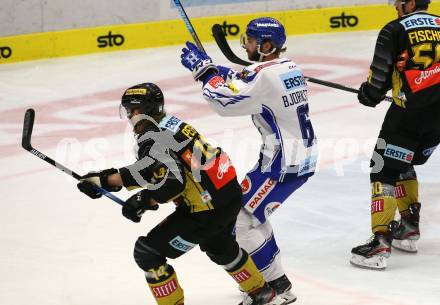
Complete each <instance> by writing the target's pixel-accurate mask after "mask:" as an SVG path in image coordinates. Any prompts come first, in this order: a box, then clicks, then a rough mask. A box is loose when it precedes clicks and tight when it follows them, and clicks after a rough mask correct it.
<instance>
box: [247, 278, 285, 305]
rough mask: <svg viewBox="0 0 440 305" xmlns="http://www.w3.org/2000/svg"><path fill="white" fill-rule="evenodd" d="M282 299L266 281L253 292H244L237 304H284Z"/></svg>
mask: <svg viewBox="0 0 440 305" xmlns="http://www.w3.org/2000/svg"><path fill="white" fill-rule="evenodd" d="M284 304H287V303H285V301H284V299H282V298H280V297H279V296H277V294H276V292H275V290H274V289H273V288H271V287H270V286H269V285H268V284H267V283H266V284H264V286H263V287H261V288H260V289H258V290H256V291H254V292H253V293H249V294H245V295H244V298H243V301H242V302H241V303H240V304H239V305H284Z"/></svg>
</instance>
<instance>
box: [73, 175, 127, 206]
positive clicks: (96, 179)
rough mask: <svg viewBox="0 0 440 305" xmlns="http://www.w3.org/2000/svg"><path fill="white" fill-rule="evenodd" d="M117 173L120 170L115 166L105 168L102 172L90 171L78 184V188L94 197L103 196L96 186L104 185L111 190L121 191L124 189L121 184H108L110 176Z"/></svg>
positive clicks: (104, 187)
mask: <svg viewBox="0 0 440 305" xmlns="http://www.w3.org/2000/svg"><path fill="white" fill-rule="evenodd" d="M116 173H118V170H117V169H115V168H109V169H105V170H103V171H100V172H90V173H88V174H86V175H84V176H83V177H82V179H81V181H80V182H79V183H78V184H77V186H78V189H79V190H80V191H81V192H83V193H84V194H86V195H87V196H89V197H90V198H92V199H96V198H100V197H101V196H102V194H101V193H100V192H99V190H98V189H97V188H96V186H98V187H102V188H103V189H105V190H107V191H109V192H119V191H120V190H121V189H122V187H121V186H110V185H108V176H110V175H113V174H116Z"/></svg>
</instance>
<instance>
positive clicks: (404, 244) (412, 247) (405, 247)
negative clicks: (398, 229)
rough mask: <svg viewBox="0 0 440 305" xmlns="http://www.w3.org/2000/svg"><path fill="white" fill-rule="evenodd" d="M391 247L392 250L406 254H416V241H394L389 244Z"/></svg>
mask: <svg viewBox="0 0 440 305" xmlns="http://www.w3.org/2000/svg"><path fill="white" fill-rule="evenodd" d="M391 246H392V247H393V248H394V249H397V250H400V251H403V252H407V253H417V251H418V248H417V240H411V239H403V240H400V239H394V240H393V242H392V243H391Z"/></svg>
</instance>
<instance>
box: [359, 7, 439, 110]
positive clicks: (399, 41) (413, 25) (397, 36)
mask: <svg viewBox="0 0 440 305" xmlns="http://www.w3.org/2000/svg"><path fill="white" fill-rule="evenodd" d="M439 42H440V17H439V16H436V15H433V14H428V13H427V12H425V11H416V12H414V13H412V14H408V15H405V16H403V17H401V18H399V19H396V20H394V21H391V22H390V23H388V24H387V25H385V26H384V27H383V28H382V30H381V31H380V33H379V36H378V38H377V42H376V48H375V52H374V58H373V62H372V63H371V66H370V73H369V77H368V86H367V87H366V90H367V93H368V95H369V96H371V97H373V98H374V99H380V97H383V96H384V95H385V93H386V92H387V91H388V90H389V89H392V91H393V99H394V102H395V103H396V104H397V105H398V106H401V107H403V108H420V107H425V106H427V105H430V104H432V103H435V102H438V103H440V43H439Z"/></svg>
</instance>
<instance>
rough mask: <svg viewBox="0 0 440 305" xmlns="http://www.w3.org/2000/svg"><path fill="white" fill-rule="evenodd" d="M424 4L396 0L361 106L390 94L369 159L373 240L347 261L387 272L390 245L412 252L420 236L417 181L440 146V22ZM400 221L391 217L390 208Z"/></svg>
mask: <svg viewBox="0 0 440 305" xmlns="http://www.w3.org/2000/svg"><path fill="white" fill-rule="evenodd" d="M429 3H430V1H429V0H403V1H400V0H399V1H396V2H395V4H394V6H395V7H396V10H397V13H398V18H397V19H396V20H394V21H391V22H390V23H388V24H387V25H385V27H383V28H382V30H381V31H380V33H379V37H378V38H377V43H376V49H375V53H374V58H373V62H372V64H371V67H370V73H369V77H368V81H366V82H364V83H363V84H362V85H361V87H360V89H359V90H360V93H359V95H358V99H359V102H360V103H362V104H364V105H366V106H369V107H375V106H376V105H377V104H378V103H379V102H380V101H381V100H383V98H384V96H385V93H386V92H387V91H388V90H389V89H392V93H393V99H394V103H393V104H392V105H391V106H390V108H389V109H388V112H387V114H386V116H385V119H384V122H383V125H382V128H381V131H380V133H379V139H378V141H377V144H376V148H375V150H374V153H373V157H372V162H371V166H372V168H371V174H370V177H371V185H372V199H371V215H372V216H371V223H372V231H373V237H372V238H371V240H369V241H368V242H367V243H366V244H364V245H360V246H358V247H355V248H353V249H352V251H351V253H352V254H353V256H352V258H351V261H350V262H351V263H352V264H353V265H355V266H358V267H363V268H369V269H384V268H386V258H388V257H389V256H390V254H391V247H393V248H396V249H399V250H403V251H407V252H413V253H414V252H417V245H416V242H417V240H418V239H419V238H420V232H419V218H420V216H419V213H420V208H421V204H420V202H419V198H418V182H417V176H416V172H415V170H414V165H421V164H424V163H425V162H426V161H427V160H428V158H429V157H430V156H431V154H432V153H433V152H434V150H435V148H436V147H437V146H438V144H439V143H440V123H439V122H440V43H439V42H440V17H439V16H437V15H433V14H429V13H427V9H428V6H429ZM397 209H398V210H399V213H400V220H399V222H396V221H395V220H394V216H395V212H396V210H397Z"/></svg>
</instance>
